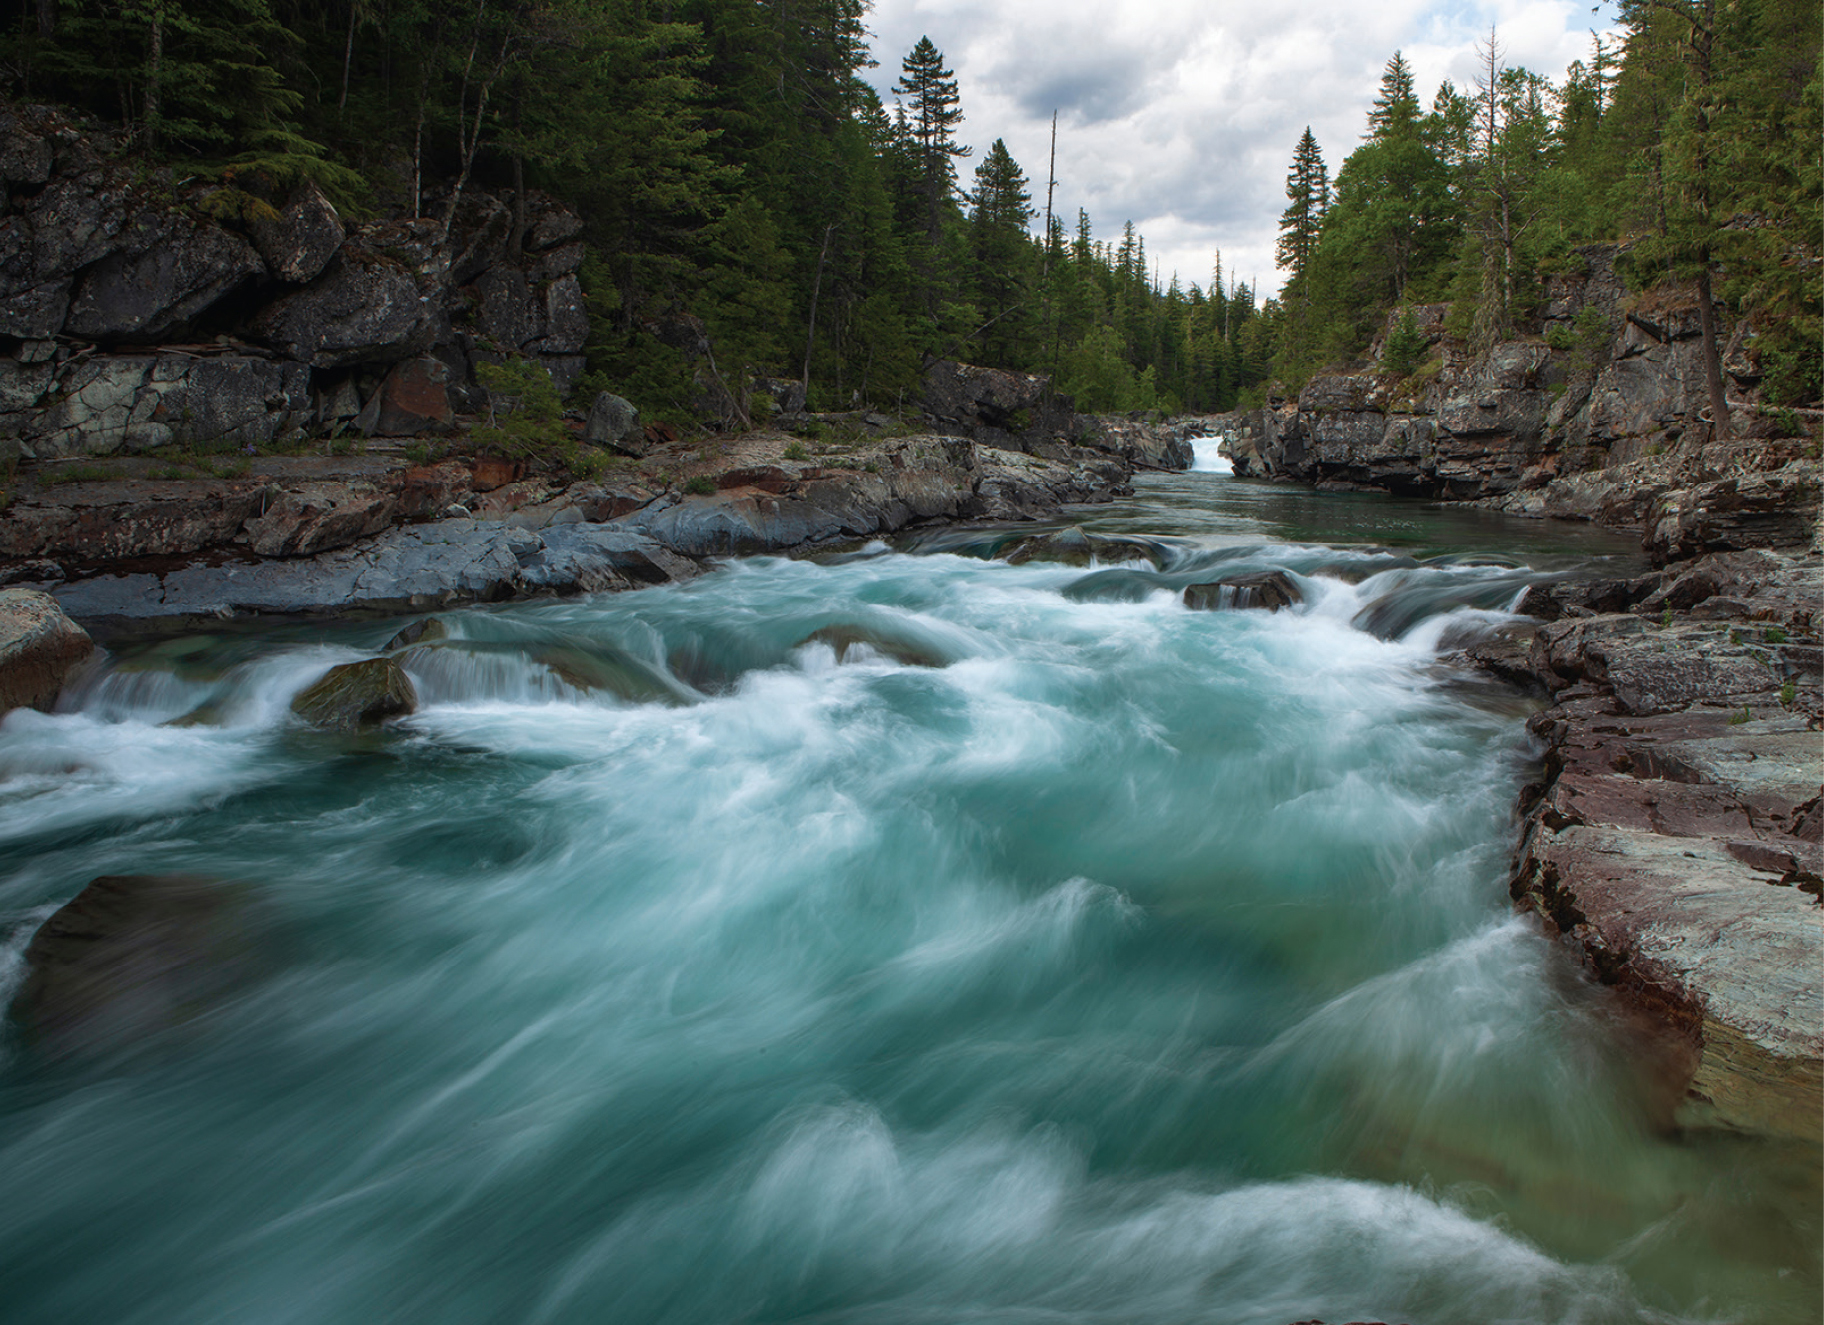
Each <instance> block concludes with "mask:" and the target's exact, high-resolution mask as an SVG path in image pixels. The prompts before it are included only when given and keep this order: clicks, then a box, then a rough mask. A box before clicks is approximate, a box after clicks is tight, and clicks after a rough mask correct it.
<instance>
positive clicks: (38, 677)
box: [0, 589, 95, 714]
mask: <svg viewBox="0 0 1824 1325" xmlns="http://www.w3.org/2000/svg"><path fill="white" fill-rule="evenodd" d="M94 650H95V642H94V641H93V640H91V639H90V638H89V635H88V632H87V631H85V630H84V629H83V628H82V627H81V626H79V625H77V624H76V623H75V622H74V621H71V620H70V619H69V617H67V616H65V615H64V612H63V608H62V607H61V606H59V605H58V602H57V600H56V599H55V598H53V597H51V596H50V595H49V594H47V593H40V592H38V591H37V590H34V589H0V714H4V713H5V712H7V710H9V709H15V708H37V709H48V708H50V706H51V705H52V703H54V702H55V701H56V699H57V693H58V691H60V690H62V689H63V683H64V681H65V680H66V679H67V678H68V676H69V675H70V673H71V672H72V671H73V670H75V668H76V667H77V666H79V665H80V664H81V663H82V662H83V661H84V660H86V659H87V658H88V656H89V655H90V654H91V653H93V652H94Z"/></svg>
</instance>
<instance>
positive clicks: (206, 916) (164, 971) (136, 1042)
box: [10, 874, 255, 1056]
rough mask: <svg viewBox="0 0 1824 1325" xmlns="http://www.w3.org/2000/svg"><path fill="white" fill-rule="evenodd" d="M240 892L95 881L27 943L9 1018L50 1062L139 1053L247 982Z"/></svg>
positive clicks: (206, 882) (139, 877)
mask: <svg viewBox="0 0 1824 1325" xmlns="http://www.w3.org/2000/svg"><path fill="white" fill-rule="evenodd" d="M254 937H255V930H254V926H253V925H252V923H251V922H250V911H249V908H248V904H247V901H246V898H245V896H244V890H242V889H239V888H237V887H236V886H234V885H231V884H226V883H223V882H222V881H220V880H217V879H209V878H204V877H201V876H197V875H188V874H122V875H107V876H104V877H102V878H99V879H96V880H95V881H94V882H92V883H91V884H89V886H88V887H86V888H84V889H83V890H82V891H81V892H80V893H78V894H77V895H76V897H75V898H74V899H72V900H71V901H70V902H69V903H67V904H66V905H65V906H64V907H62V908H61V909H60V910H58V911H57V912H56V913H55V914H53V915H52V916H51V918H50V919H49V920H47V921H45V923H44V924H43V926H42V927H40V929H39V930H38V932H37V933H36V934H35V935H33V937H32V941H31V943H30V945H29V946H28V947H27V948H26V950H25V966H26V971H27V975H26V978H25V982H24V984H23V985H21V986H20V989H19V992H18V994H17V995H15V996H14V999H13V1002H12V1005H11V1008H10V1012H11V1015H12V1017H13V1018H14V1019H15V1020H16V1021H17V1023H18V1025H19V1026H20V1028H21V1030H22V1031H23V1032H24V1033H25V1036H26V1039H27V1042H28V1043H30V1044H33V1045H35V1046H37V1047H39V1048H41V1049H43V1050H44V1051H46V1052H49V1053H52V1054H56V1055H59V1056H63V1055H69V1054H86V1053H117V1052H122V1051H129V1050H134V1049H137V1048H139V1047H140V1046H141V1045H142V1044H144V1043H145V1042H146V1039H147V1037H148V1036H150V1035H154V1034H156V1033H158V1032H161V1031H165V1030H169V1029H170V1028H172V1027H174V1026H177V1025H180V1024H181V1023H183V1022H184V1021H187V1020H189V1019H190V1018H192V1017H194V1016H196V1015H197V1014H198V1013H201V1012H204V1011H206V1010H208V1008H209V1007H210V1005H211V1004H213V1003H215V1002H217V1001H219V1000H220V999H221V998H223V997H224V996H225V995H227V994H229V993H230V992H231V991H232V990H233V989H234V988H235V987H236V986H237V985H238V984H240V983H242V982H243V981H245V980H247V979H250V978H251V977H252V976H253V975H254V974H255V968H254V964H253V957H254Z"/></svg>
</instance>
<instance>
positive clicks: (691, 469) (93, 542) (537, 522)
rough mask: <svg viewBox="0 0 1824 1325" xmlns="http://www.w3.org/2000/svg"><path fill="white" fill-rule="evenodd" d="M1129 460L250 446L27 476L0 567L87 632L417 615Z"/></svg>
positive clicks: (991, 497) (905, 451) (1037, 491)
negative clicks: (588, 463)
mask: <svg viewBox="0 0 1824 1325" xmlns="http://www.w3.org/2000/svg"><path fill="white" fill-rule="evenodd" d="M812 447H814V448H815V453H813V450H812ZM1130 472H1131V471H1130V469H1129V467H1128V465H1127V463H1126V462H1125V460H1124V459H1123V458H1122V457H1121V455H1120V454H1119V453H1118V452H1114V451H1111V450H1108V449H1099V448H1095V447H1072V448H1068V449H1067V450H1066V451H1065V452H1064V453H1063V455H1062V457H1061V458H1047V457H1044V456H1035V455H1029V454H1026V453H1023V452H1017V451H1004V450H1000V449H997V448H993V447H988V446H983V445H980V444H978V443H976V442H972V441H968V440H966V439H962V438H956V437H936V436H929V435H917V436H910V437H881V438H872V439H870V438H856V439H854V440H852V441H850V442H845V443H836V444H820V443H812V444H810V445H809V446H807V445H806V444H805V443H804V442H802V441H799V440H798V439H795V438H793V437H791V436H788V435H786V434H782V433H755V434H749V435H746V436H742V437H736V438H724V439H720V440H719V441H715V442H712V443H698V444H696V445H686V444H684V443H670V444H667V445H664V446H661V447H657V448H655V449H654V450H652V451H651V452H650V453H649V454H648V455H647V456H646V457H644V458H643V459H641V460H640V461H638V462H637V463H635V462H632V461H629V462H627V463H626V464H624V465H622V466H619V467H617V468H616V469H614V470H613V471H612V472H611V473H610V474H609V475H608V476H607V477H606V478H604V479H603V480H601V481H582V482H570V483H558V482H555V481H553V480H552V479H551V478H549V477H543V476H537V475H530V476H516V475H518V473H519V467H517V466H514V465H512V464H509V463H506V462H500V461H491V460H488V459H485V458H484V459H481V460H451V461H446V462H444V463H441V464H437V465H414V464H413V463H411V462H410V461H409V460H408V459H406V458H405V457H404V456H403V455H401V454H398V453H396V452H395V453H392V454H388V455H372V456H363V457H353V458H322V457H276V458H262V459H261V460H260V462H259V468H258V472H255V473H249V474H248V475H246V476H244V477H235V478H225V479H195V478H192V479H165V478H149V477H134V476H132V475H131V474H128V473H124V472H123V473H122V474H121V475H120V476H119V477H108V478H94V479H84V480H81V481H76V482H69V483H57V484H53V485H51V486H49V487H36V488H27V489H26V490H24V491H23V492H22V493H21V495H20V496H19V498H18V499H17V500H16V502H15V505H14V508H13V509H12V510H11V511H9V512H8V518H7V520H6V521H5V523H4V526H3V527H0V555H3V556H4V560H0V574H3V575H5V577H6V578H7V580H9V581H10V582H11V583H14V584H18V585H24V586H29V587H33V588H38V589H42V590H44V591H46V592H48V593H51V594H52V595H54V596H55V597H56V598H57V599H58V600H59V601H60V602H61V603H62V604H63V606H64V608H65V610H66V611H68V613H69V614H70V615H71V616H72V617H74V618H75V619H77V620H78V621H81V622H83V623H84V624H85V625H88V626H90V627H91V628H96V629H99V630H102V631H104V632H106V631H109V630H120V629H131V628H133V627H134V626H135V625H136V624H137V625H140V626H143V625H144V624H146V623H149V622H151V621H154V620H164V621H167V622H181V621H185V620H198V619H219V618H223V617H233V616H237V615H246V614H261V613H270V614H287V615H310V614H324V613H344V612H349V611H375V612H381V611H401V612H403V611H422V610H426V609H429V608H434V607H442V606H448V605H451V604H454V603H459V602H476V601H480V602H487V601H497V600H500V599H506V598H516V597H527V596H532V595H537V594H545V593H577V592H596V591H605V590H613V589H621V588H627V587H633V586H638V585H643V584H653V583H659V582H663V581H666V580H673V579H680V578H686V577H688V576H691V575H694V574H697V573H698V572H699V570H700V569H701V564H702V562H703V561H704V560H705V559H707V558H711V557H720V556H732V555H739V554H744V553H758V552H783V551H791V550H796V549H801V548H807V547H814V546H819V545H824V544H829V543H833V542H839V541H842V540H845V539H860V538H868V537H873V536H876V535H880V534H887V533H892V532H895V531H897V530H899V529H903V528H905V527H907V526H908V525H911V524H914V523H917V522H921V521H931V520H959V519H986V520H1020V519H1029V518H1033V517H1036V516H1040V515H1046V514H1051V513H1054V512H1055V511H1056V510H1057V509H1058V507H1059V506H1060V505H1062V504H1065V503H1071V502H1095V501H1106V500H1109V499H1110V498H1111V497H1113V496H1115V495H1116V494H1118V493H1123V492H1125V491H1126V490H1127V488H1126V482H1127V478H1128V476H1129V473H1130Z"/></svg>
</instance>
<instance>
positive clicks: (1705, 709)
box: [1467, 552, 1824, 1140]
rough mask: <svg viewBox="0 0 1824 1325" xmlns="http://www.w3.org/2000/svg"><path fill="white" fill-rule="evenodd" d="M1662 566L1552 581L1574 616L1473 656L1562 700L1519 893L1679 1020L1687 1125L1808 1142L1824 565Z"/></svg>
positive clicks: (1778, 561)
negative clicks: (1568, 582)
mask: <svg viewBox="0 0 1824 1325" xmlns="http://www.w3.org/2000/svg"><path fill="white" fill-rule="evenodd" d="M1652 578H1653V579H1656V580H1657V581H1658V583H1657V584H1656V585H1655V584H1643V583H1638V582H1627V583H1620V582H1616V583H1611V584H1595V585H1584V586H1574V587H1573V586H1566V587H1565V588H1566V589H1567V591H1566V592H1553V591H1549V590H1548V591H1544V592H1542V593H1541V594H1540V595H1539V598H1538V601H1539V602H1540V603H1541V604H1547V605H1551V604H1556V605H1558V606H1560V607H1562V608H1564V609H1565V612H1566V614H1565V615H1562V616H1560V617H1559V618H1558V619H1556V620H1554V621H1551V622H1549V623H1546V624H1544V625H1540V626H1538V627H1536V628H1534V629H1532V630H1531V631H1526V632H1519V631H1516V632H1510V633H1511V635H1512V638H1510V639H1509V640H1508V641H1507V646H1506V647H1505V648H1496V649H1494V650H1492V651H1491V656H1489V657H1482V656H1478V651H1477V648H1476V647H1472V648H1471V649H1470V650H1468V651H1467V658H1468V660H1469V661H1471V662H1472V663H1475V664H1477V665H1480V666H1483V667H1485V668H1487V669H1489V670H1492V671H1495V672H1497V673H1500V674H1503V675H1507V676H1509V677H1510V678H1518V677H1519V676H1520V675H1521V674H1522V672H1530V674H1531V677H1532V679H1533V680H1534V681H1535V682H1536V683H1537V684H1538V685H1539V686H1541V687H1542V688H1543V689H1545V690H1546V691H1547V692H1549V693H1550V694H1551V695H1552V697H1553V702H1552V704H1551V707H1549V708H1547V709H1545V710H1544V711H1542V712H1540V713H1539V714H1537V715H1536V716H1535V717H1534V718H1533V719H1532V720H1531V723H1530V728H1531V730H1532V731H1533V732H1534V734H1535V735H1536V736H1537V737H1538V738H1539V739H1540V740H1541V742H1542V743H1543V744H1544V745H1545V747H1546V756H1545V766H1544V777H1543V779H1542V781H1541V782H1539V783H1537V784H1535V785H1534V786H1532V787H1530V788H1529V789H1528V791H1527V793H1526V794H1525V797H1524V799H1523V806H1522V808H1523V815H1524V823H1523V837H1522V843H1521V847H1520V850H1519V853H1518V855H1517V858H1516V863H1515V868H1514V873H1513V877H1512V882H1511V888H1512V892H1513V895H1514V897H1515V900H1516V901H1517V902H1518V903H1519V904H1520V905H1522V906H1523V907H1526V908H1528V909H1530V910H1532V911H1534V912H1536V913H1537V914H1538V915H1539V916H1540V917H1541V918H1542V919H1543V920H1544V922H1545V923H1546V924H1547V925H1548V926H1549V927H1550V928H1551V929H1553V930H1554V931H1555V932H1558V933H1560V934H1563V935H1565V936H1566V937H1567V938H1568V939H1569V940H1570V941H1571V942H1573V943H1575V944H1576V945H1577V947H1578V949H1579V951H1580V952H1581V953H1582V954H1583V956H1584V958H1585V959H1586V961H1587V962H1588V964H1589V966H1590V968H1591V969H1592V970H1593V971H1594V973H1595V974H1596V976H1597V977H1598V978H1599V979H1601V980H1602V981H1603V982H1605V983H1607V984H1611V985H1614V986H1615V987H1616V988H1617V989H1618V990H1620V991H1621V992H1622V993H1623V994H1624V995H1625V996H1627V997H1628V998H1629V999H1630V1000H1631V1001H1633V1002H1634V1003H1636V1004H1637V1005H1640V1006H1642V1007H1644V1008H1645V1009H1647V1010H1648V1011H1649V1012H1650V1013H1651V1014H1652V1015H1653V1016H1654V1017H1655V1018H1656V1019H1657V1020H1658V1022H1659V1024H1661V1025H1662V1026H1664V1027H1666V1028H1667V1029H1668V1030H1669V1032H1670V1034H1671V1035H1672V1036H1673V1037H1674V1038H1675V1040H1676V1042H1677V1048H1678V1050H1679V1053H1678V1055H1677V1057H1678V1061H1679V1062H1680V1063H1681V1064H1682V1071H1683V1073H1684V1076H1685V1085H1686V1087H1687V1089H1688V1092H1689V1093H1688V1101H1687V1108H1686V1111H1685V1120H1686V1121H1687V1122H1691V1123H1700V1124H1701V1123H1709V1124H1716V1125H1721V1126H1726V1127H1733V1128H1739V1129H1744V1130H1752V1131H1764V1132H1774V1133H1781V1134H1786V1135H1793V1136H1800V1137H1805V1138H1809V1139H1813V1140H1815V1139H1816V1137H1817V1136H1818V1134H1819V1129H1820V1127H1821V1126H1824V1113H1821V1110H1824V1068H1821V1066H1820V1055H1821V1053H1824V982H1821V981H1820V979H1819V972H1820V970H1821V969H1824V908H1821V907H1820V904H1819V893H1820V886H1821V885H1820V878H1821V876H1824V844H1821V842H1820V838H1821V837H1824V815H1821V814H1820V813H1819V806H1820V803H1821V797H1824V732H1821V731H1820V727H1821V725H1824V721H1821V714H1824V702H1821V701H1820V695H1819V687H1818V672H1817V669H1816V659H1817V657H1818V653H1819V647H1818V639H1817V621H1816V619H1815V617H1814V613H1815V612H1817V611H1818V610H1819V609H1820V607H1824V563H1821V562H1820V560H1819V559H1818V558H1816V557H1807V558H1789V557H1782V556H1778V555H1776V554H1773V553H1768V552H1755V553H1745V554H1744V553H1735V554H1723V555H1719V556H1712V557H1707V558H1703V559H1700V560H1698V561H1696V562H1693V563H1688V564H1680V565H1676V566H1673V567H1670V568H1668V569H1667V570H1665V571H1663V572H1661V573H1660V575H1659V576H1657V577H1652ZM1725 587H1726V588H1727V590H1728V593H1727V595H1726V596H1725V595H1724V594H1723V592H1722V590H1723V589H1724V588H1725ZM1643 590H1648V592H1644V593H1643V592H1642V591H1643ZM1630 598H1632V599H1634V600H1635V601H1636V603H1637V610H1635V611H1631V612H1630V611H1626V610H1623V611H1605V612H1596V611H1592V610H1591V609H1590V608H1589V607H1585V606H1581V605H1580V603H1582V602H1590V601H1595V602H1597V603H1599V604H1600V605H1602V606H1605V607H1612V606H1614V605H1616V604H1617V603H1618V602H1621V601H1625V600H1627V599H1630ZM1674 604H1677V605H1678V606H1674ZM1705 608H1709V609H1711V610H1710V612H1709V613H1708V614H1705V613H1703V609H1705ZM1527 634H1530V640H1527V641H1526V648H1527V653H1526V661H1525V663H1524V664H1522V663H1521V662H1520V661H1519V660H1518V656H1517V649H1516V647H1515V645H1516V643H1517V641H1518V640H1520V639H1521V638H1522V637H1523V635H1527Z"/></svg>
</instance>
